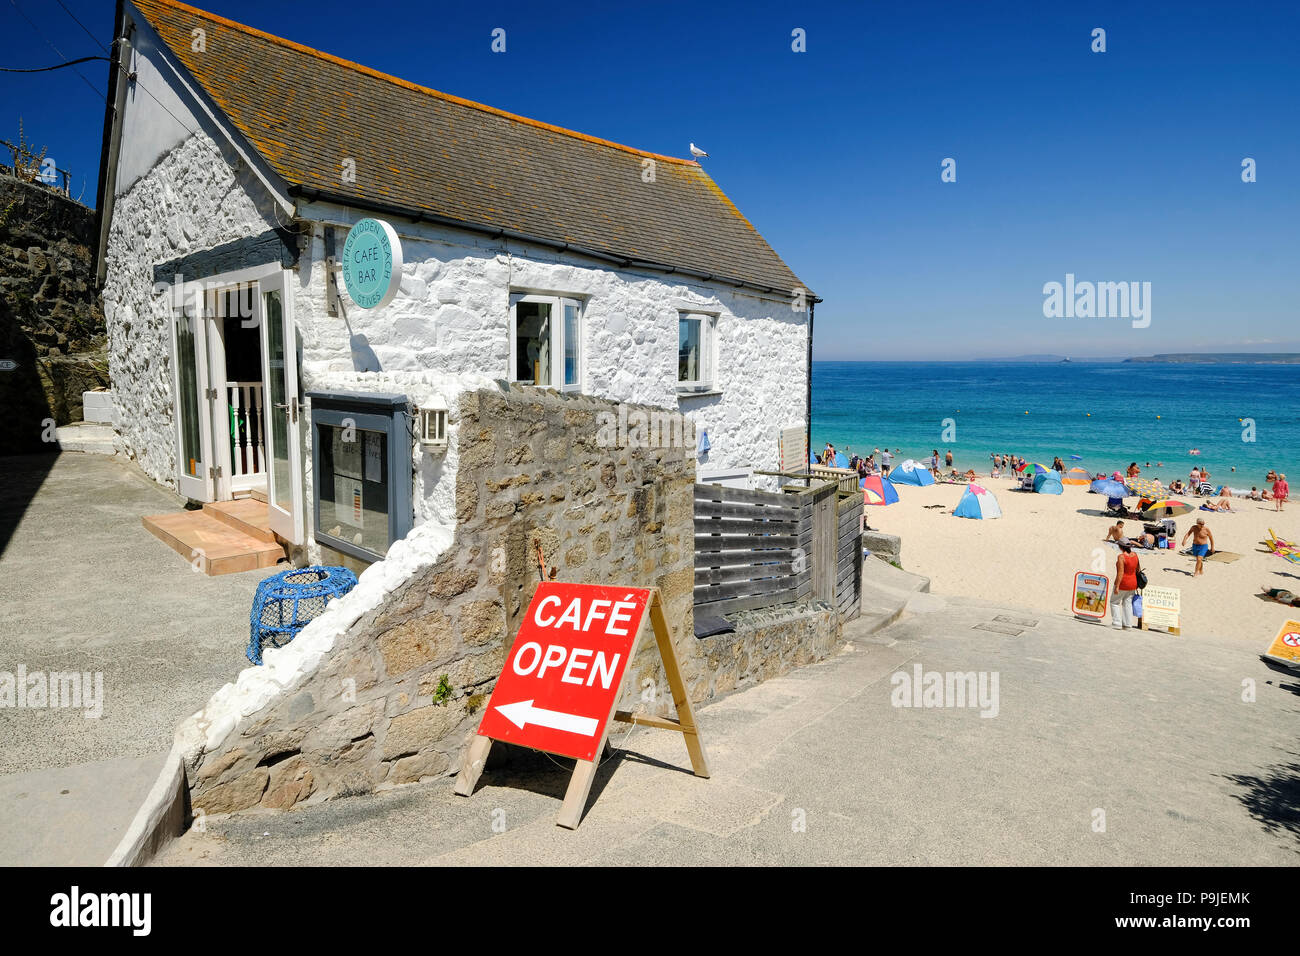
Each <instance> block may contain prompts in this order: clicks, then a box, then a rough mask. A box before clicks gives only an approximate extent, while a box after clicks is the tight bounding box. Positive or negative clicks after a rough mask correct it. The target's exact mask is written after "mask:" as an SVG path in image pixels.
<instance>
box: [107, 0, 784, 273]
mask: <svg viewBox="0 0 1300 956" xmlns="http://www.w3.org/2000/svg"><path fill="white" fill-rule="evenodd" d="M132 3H133V4H134V6H135V7H136V8H137V9H138V10H139V11H140V13H142V14H143V15H144V17H145V19H146V20H147V21H148V22H149V24H150V25H152V26H153V28H154V29H155V30H156V31H157V32H158V34H159V35H160V36H161V37H162V39H163V41H164V42H165V43H166V44H167V46H168V47H169V48H170V49H171V51H172V53H173V54H174V55H175V56H176V58H177V59H178V60H179V61H180V62H181V63H182V64H184V66H185V68H186V69H187V70H189V72H190V73H191V74H193V76H194V78H195V79H196V80H197V81H198V83H199V84H200V85H201V86H202V87H203V89H204V90H205V91H206V92H207V94H208V96H209V97H211V99H212V101H213V102H214V103H215V104H216V106H217V107H219V108H220V109H221V110H222V111H223V112H224V113H225V114H226V115H227V116H228V117H229V118H230V120H231V122H232V123H234V125H235V126H236V127H237V128H238V129H239V131H240V132H241V133H243V135H244V136H245V137H246V138H247V139H248V141H249V142H250V143H251V144H252V145H253V146H254V147H255V148H256V149H257V150H258V151H259V152H260V153H261V154H262V156H263V157H265V159H266V161H267V162H268V163H269V164H270V166H271V167H272V168H273V169H274V170H275V171H276V172H277V173H278V174H279V175H280V176H281V177H282V178H283V179H284V180H285V181H286V182H287V183H288V184H289V185H290V187H291V188H292V187H300V189H299V190H298V191H299V192H301V191H302V190H306V191H308V193H307V194H308V195H314V194H315V192H314V191H319V192H320V193H322V194H324V195H326V196H328V197H331V198H336V199H338V200H339V201H349V200H350V201H354V202H355V203H356V204H357V205H359V206H361V207H363V208H364V207H366V206H367V204H369V205H370V206H371V207H372V208H374V207H375V206H376V205H377V206H378V207H379V208H392V209H394V210H401V211H408V210H409V211H411V212H412V213H423V214H427V215H429V216H431V217H439V218H441V219H448V220H453V221H455V222H458V223H464V224H466V225H467V226H472V227H479V228H483V227H486V228H490V229H505V230H509V231H511V232H515V233H520V234H523V235H526V236H532V237H538V238H541V239H545V240H550V241H552V242H556V243H569V244H571V245H572V246H574V247H575V248H578V249H584V250H591V251H595V252H598V253H602V254H605V255H609V256H614V257H616V258H619V259H625V260H630V261H633V262H645V263H653V264H655V265H658V266H666V267H674V268H677V269H683V270H690V271H693V272H698V273H704V274H707V275H712V276H716V277H718V278H719V279H722V280H728V279H730V280H739V281H741V282H744V283H747V284H750V285H754V286H758V287H760V288H769V287H770V288H771V289H773V290H778V291H779V292H780V294H784V295H788V294H790V291H791V290H792V289H794V288H796V287H802V286H803V283H802V282H800V280H799V279H798V277H796V276H795V274H794V273H793V272H792V271H791V270H790V268H789V267H788V266H787V265H786V264H785V263H784V262H783V261H782V260H781V257H780V256H778V255H777V254H776V252H775V251H773V249H772V247H771V246H769V245H768V244H767V241H766V240H765V239H763V237H762V236H761V235H759V234H758V231H757V230H756V229H755V228H754V227H753V226H752V225H750V223H749V221H748V220H746V219H745V217H744V216H742V215H741V214H740V211H739V210H738V209H737V208H736V207H735V206H734V205H733V204H732V202H731V200H729V199H728V198H727V197H726V196H725V195H724V194H723V192H722V190H721V189H719V188H718V186H717V185H716V184H715V183H714V182H713V180H712V179H711V178H709V176H708V174H707V173H705V172H704V170H703V169H702V168H700V165H699V164H698V163H695V162H692V161H690V160H684V159H678V158H675V157H669V156H659V155H657V154H654V153H647V152H644V151H642V150H637V149H632V148H629V147H627V146H620V145H618V144H617V143H610V142H607V141H605V140H601V139H597V138H595V137H592V136H586V135H584V134H581V133H575V132H572V131H570V130H564V129H561V128H559V127H555V126H549V125H547V124H545V123H540V122H537V121H536V120H530V119H525V118H523V117H520V116H514V115H512V114H510V113H506V112H503V111H501V110H497V109H493V108H492V107H488V106H483V105H481V104H478V103H473V102H470V101H469V100H464V99H460V98H459V97H455V96H450V95H448V94H446V93H440V92H437V91H436V90H430V89H427V88H425V87H421V86H417V85H415V84H413V83H408V82H406V81H405V80H400V79H397V78H395V77H391V76H388V75H386V74H383V73H379V72H377V71H375V70H371V69H369V68H367V67H363V66H360V65H358V64H355V63H350V62H348V61H346V60H342V59H339V58H338V57H334V56H331V55H329V54H326V53H321V52H319V51H317V50H312V49H310V48H309V47H305V46H302V45H301V44H297V43H293V42H291V41H288V40H283V39H280V38H278V37H273V36H271V35H270V34H267V33H263V32H261V31H260V30H254V29H253V28H251V27H247V26H243V25H242V24H238V23H234V22H233V21H230V20H226V19H224V18H222V17H219V16H216V15H214V14H211V13H205V12H203V11H201V10H196V9H194V8H193V7H189V6H185V5H184V4H181V3H176V2H174V0H132ZM195 29H202V30H203V31H204V34H205V36H204V43H203V49H202V51H201V52H199V51H195V50H194V49H193V46H194V45H195V44H194V43H193V40H194V34H193V31H194V30H195ZM647 158H649V159H653V160H654V162H655V182H653V183H647V182H643V180H642V169H643V162H644V160H645V159H647ZM345 159H352V160H354V161H355V163H356V181H355V183H352V182H344V181H342V176H341V173H342V164H343V162H344V160H345Z"/></svg>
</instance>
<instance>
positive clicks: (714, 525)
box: [695, 485, 812, 614]
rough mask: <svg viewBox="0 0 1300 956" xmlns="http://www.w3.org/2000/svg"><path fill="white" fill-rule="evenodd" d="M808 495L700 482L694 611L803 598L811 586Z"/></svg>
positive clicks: (716, 611)
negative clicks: (806, 501) (806, 498)
mask: <svg viewBox="0 0 1300 956" xmlns="http://www.w3.org/2000/svg"><path fill="white" fill-rule="evenodd" d="M802 497H805V496H799V495H788V494H782V493H780V492H770V491H751V490H747V489H743V488H726V487H723V486H722V485H696V486H695V612H696V613H697V614H701V613H703V614H726V613H728V612H730V611H743V610H750V609H753V608H760V607H769V606H772V605H776V604H786V603H790V602H793V601H799V600H803V599H805V598H807V597H808V595H809V592H810V591H811V588H812V575H811V573H810V568H809V558H808V555H809V551H810V549H811V544H812V507H811V505H810V504H804V503H802V502H801V498H802Z"/></svg>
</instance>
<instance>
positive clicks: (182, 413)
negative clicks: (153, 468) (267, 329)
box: [173, 299, 213, 501]
mask: <svg viewBox="0 0 1300 956" xmlns="http://www.w3.org/2000/svg"><path fill="white" fill-rule="evenodd" d="M173 335H174V338H175V349H174V356H175V360H176V365H175V368H176V378H175V383H176V487H177V490H178V491H179V492H180V493H181V494H182V495H185V496H186V497H187V498H193V499H194V500H196V501H212V500H213V494H212V492H213V488H212V483H213V476H212V470H213V469H212V451H211V449H212V429H211V422H212V416H211V414H210V405H209V402H208V389H209V388H210V387H211V386H210V384H209V381H208V350H207V344H208V343H207V323H206V321H205V320H204V318H203V315H202V313H201V311H200V309H199V306H198V303H197V302H196V301H195V300H194V299H189V300H187V301H185V303H184V305H183V306H182V307H181V308H180V309H179V310H178V311H176V312H175V313H174V314H173Z"/></svg>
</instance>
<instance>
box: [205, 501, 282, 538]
mask: <svg viewBox="0 0 1300 956" xmlns="http://www.w3.org/2000/svg"><path fill="white" fill-rule="evenodd" d="M203 510H204V511H205V512H207V513H208V514H210V515H212V517H214V518H216V519H217V520H218V521H220V522H221V523H222V524H225V525H229V526H230V527H232V528H234V529H235V530H236V531H241V532H243V533H244V534H246V535H248V536H249V537H250V538H257V539H258V540H259V541H266V542H269V543H270V544H275V532H274V531H272V530H271V513H270V511H269V510H268V509H267V506H266V504H265V503H264V502H261V501H258V500H257V499H256V498H252V497H249V498H239V499H237V500H235V501H209V502H208V503H207V504H205V505H204V506H203Z"/></svg>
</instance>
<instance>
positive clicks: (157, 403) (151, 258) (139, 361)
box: [103, 133, 276, 488]
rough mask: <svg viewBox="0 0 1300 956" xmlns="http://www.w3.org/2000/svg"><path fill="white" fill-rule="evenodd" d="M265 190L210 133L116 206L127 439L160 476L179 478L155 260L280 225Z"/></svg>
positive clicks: (118, 393)
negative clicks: (240, 171)
mask: <svg viewBox="0 0 1300 956" xmlns="http://www.w3.org/2000/svg"><path fill="white" fill-rule="evenodd" d="M265 195H266V193H265V190H264V189H263V188H262V187H261V184H260V183H259V182H257V181H256V180H255V179H253V178H252V177H251V176H248V175H244V176H242V177H241V176H238V175H236V174H235V172H234V170H233V169H232V168H231V166H229V165H228V164H227V163H225V162H223V161H222V159H221V154H220V153H219V151H218V150H217V146H216V143H214V142H213V140H212V139H211V138H209V137H208V136H207V135H206V134H203V133H200V134H198V135H196V136H192V137H190V138H189V139H187V140H186V141H185V142H183V143H181V144H180V145H179V146H177V147H175V148H174V149H172V150H171V151H170V152H168V153H165V154H164V155H163V156H162V158H161V160H160V161H159V162H158V164H157V165H156V166H154V167H153V168H152V169H151V170H150V171H149V172H148V173H147V174H145V175H143V176H141V177H140V178H138V179H137V180H136V181H135V182H134V183H132V184H131V185H130V186H129V187H126V188H125V191H124V193H123V194H121V195H119V196H118V197H117V199H116V201H115V204H114V208H113V219H112V223H111V226H110V229H109V233H108V244H107V247H106V251H105V278H104V289H103V299H104V318H105V322H106V325H107V330H108V372H109V377H110V379H111V381H112V383H113V399H114V402H115V404H116V406H117V420H118V439H117V443H118V449H119V450H120V451H123V452H125V453H126V454H128V455H130V456H131V457H132V458H134V459H136V460H137V461H138V462H139V464H140V466H141V467H142V468H143V469H144V471H145V473H146V474H147V475H149V477H151V478H153V479H154V480H155V481H158V482H161V483H162V484H165V485H168V486H169V487H172V488H175V487H176V448H175V441H176V439H175V436H176V425H175V420H174V417H173V382H172V362H171V313H170V303H169V301H168V300H167V299H166V297H165V296H159V295H157V294H155V293H154V281H153V267H154V265H156V264H158V263H162V262H168V261H170V260H172V259H176V258H178V257H180V256H184V255H188V254H190V253H192V252H198V251H200V250H204V249H210V248H212V247H214V246H218V245H221V244H222V243H226V242H232V241H234V240H236V239H241V238H243V237H245V236H255V235H259V234H261V233H263V232H265V231H266V230H267V229H270V228H272V227H273V226H274V225H276V220H275V218H274V217H275V212H274V209H273V208H272V206H271V204H270V202H269V201H267V200H266V199H265V198H262V199H261V200H259V199H258V198H255V197H258V196H261V197H265Z"/></svg>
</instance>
